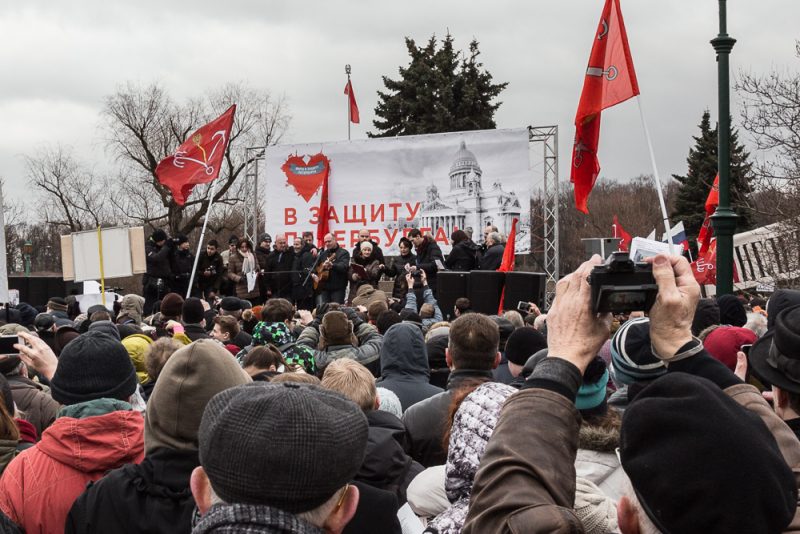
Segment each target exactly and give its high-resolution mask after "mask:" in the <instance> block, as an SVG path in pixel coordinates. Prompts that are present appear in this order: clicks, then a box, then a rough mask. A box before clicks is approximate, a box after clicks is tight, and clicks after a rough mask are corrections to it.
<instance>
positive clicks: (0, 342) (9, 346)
mask: <svg viewBox="0 0 800 534" xmlns="http://www.w3.org/2000/svg"><path fill="white" fill-rule="evenodd" d="M15 344H18V345H21V344H22V340H21V339H20V338H19V336H17V335H10V336H0V357H7V356H16V355H18V354H19V351H18V350H17V349H15V348H14V345H15Z"/></svg>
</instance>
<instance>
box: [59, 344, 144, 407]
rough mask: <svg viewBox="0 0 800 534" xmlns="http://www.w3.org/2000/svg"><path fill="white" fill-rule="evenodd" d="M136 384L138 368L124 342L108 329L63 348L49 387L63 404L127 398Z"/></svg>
mask: <svg viewBox="0 0 800 534" xmlns="http://www.w3.org/2000/svg"><path fill="white" fill-rule="evenodd" d="M136 384H137V379H136V371H135V370H134V368H133V363H131V359H130V356H128V351H127V350H125V347H124V346H123V345H122V343H120V341H119V340H118V339H114V338H113V337H111V336H109V335H108V334H106V333H105V332H98V331H91V332H87V333H85V334H82V335H80V336H78V337H77V338H75V339H73V340H72V341H70V342H69V343H67V345H66V346H65V347H64V348H63V349H62V350H61V354H60V356H59V358H58V366H57V367H56V372H55V374H54V375H53V378H52V380H51V381H50V389H51V392H52V396H53V399H55V400H57V401H58V402H60V403H61V404H78V403H80V402H86V401H90V400H95V399H102V398H110V399H119V400H128V398H129V397H130V396H131V395H133V392H134V391H136Z"/></svg>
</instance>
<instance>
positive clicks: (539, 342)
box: [506, 326, 547, 365]
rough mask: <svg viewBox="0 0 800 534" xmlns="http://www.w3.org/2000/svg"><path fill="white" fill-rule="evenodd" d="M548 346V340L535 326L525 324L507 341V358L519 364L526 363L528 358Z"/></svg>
mask: <svg viewBox="0 0 800 534" xmlns="http://www.w3.org/2000/svg"><path fill="white" fill-rule="evenodd" d="M544 348H547V340H546V339H545V337H544V336H543V335H542V334H541V333H540V332H539V331H538V330H536V329H535V328H533V327H531V326H523V327H522V328H517V329H516V330H514V332H512V333H511V335H510V336H509V338H508V341H507V342H506V359H507V360H508V361H510V362H511V363H515V364H517V365H525V363H526V362H527V361H528V358H530V357H531V356H533V355H534V354H536V353H537V352H539V351H540V350H542V349H544Z"/></svg>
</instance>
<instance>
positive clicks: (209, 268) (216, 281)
mask: <svg viewBox="0 0 800 534" xmlns="http://www.w3.org/2000/svg"><path fill="white" fill-rule="evenodd" d="M224 272H225V265H224V264H223V263H222V256H220V255H219V252H217V253H215V254H214V255H213V256H209V255H208V253H207V252H206V251H205V250H204V251H203V252H201V253H200V258H199V259H198V260H197V274H195V281H196V283H197V287H199V288H200V289H201V290H206V289H214V290H217V291H218V290H219V285H220V282H222V275H223V273H224ZM206 273H207V274H208V276H206Z"/></svg>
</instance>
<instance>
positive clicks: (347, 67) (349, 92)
mask: <svg viewBox="0 0 800 534" xmlns="http://www.w3.org/2000/svg"><path fill="white" fill-rule="evenodd" d="M344 71H345V72H346V73H347V140H348V141H349V140H350V122H351V121H352V120H353V117H352V109H351V108H350V101H351V100H352V99H353V95H352V92H353V86H352V85H350V71H351V68H350V64H349V63H348V64H347V65H345V66H344Z"/></svg>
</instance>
